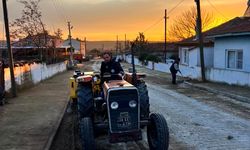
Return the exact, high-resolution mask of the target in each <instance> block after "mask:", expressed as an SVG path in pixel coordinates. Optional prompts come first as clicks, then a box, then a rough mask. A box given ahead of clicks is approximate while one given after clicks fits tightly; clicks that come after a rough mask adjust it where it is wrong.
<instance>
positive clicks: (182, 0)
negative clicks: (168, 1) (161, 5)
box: [168, 0, 185, 14]
mask: <svg viewBox="0 0 250 150" xmlns="http://www.w3.org/2000/svg"><path fill="white" fill-rule="evenodd" d="M184 1H185V0H181V1H180V2H179V3H178V4H177V5H175V6H174V7H173V8H172V9H170V11H169V12H168V14H170V13H171V12H172V11H174V10H175V9H176V8H177V7H178V6H179V5H180V4H181V3H183V2H184Z"/></svg>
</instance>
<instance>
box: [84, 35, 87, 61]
mask: <svg viewBox="0 0 250 150" xmlns="http://www.w3.org/2000/svg"><path fill="white" fill-rule="evenodd" d="M84 51H85V52H84V56H85V57H86V54H87V39H86V37H84Z"/></svg>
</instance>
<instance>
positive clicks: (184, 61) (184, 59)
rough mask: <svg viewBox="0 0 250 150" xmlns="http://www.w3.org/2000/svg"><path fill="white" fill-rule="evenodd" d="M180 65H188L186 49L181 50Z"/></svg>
mask: <svg viewBox="0 0 250 150" xmlns="http://www.w3.org/2000/svg"><path fill="white" fill-rule="evenodd" d="M182 63H183V64H188V49H187V48H183V49H182Z"/></svg>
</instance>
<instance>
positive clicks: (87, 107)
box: [77, 85, 94, 118]
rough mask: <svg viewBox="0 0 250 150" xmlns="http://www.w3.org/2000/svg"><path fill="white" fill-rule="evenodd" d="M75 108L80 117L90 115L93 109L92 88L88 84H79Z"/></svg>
mask: <svg viewBox="0 0 250 150" xmlns="http://www.w3.org/2000/svg"><path fill="white" fill-rule="evenodd" d="M77 109H78V115H79V117H80V118H83V117H91V116H92V113H93V109H94V103H93V99H92V89H91V87H90V86H86V85H80V86H78V88H77Z"/></svg>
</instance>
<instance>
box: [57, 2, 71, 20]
mask: <svg viewBox="0 0 250 150" xmlns="http://www.w3.org/2000/svg"><path fill="white" fill-rule="evenodd" d="M58 2H59V5H58V6H59V7H61V9H62V11H63V12H66V11H65V9H64V8H65V7H64V4H63V3H62V1H61V0H58ZM64 18H65V19H66V20H68V19H69V17H68V16H67V15H65V14H64Z"/></svg>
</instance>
